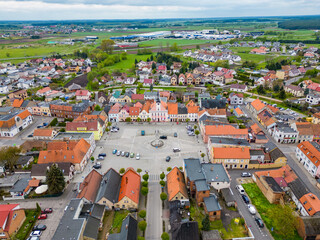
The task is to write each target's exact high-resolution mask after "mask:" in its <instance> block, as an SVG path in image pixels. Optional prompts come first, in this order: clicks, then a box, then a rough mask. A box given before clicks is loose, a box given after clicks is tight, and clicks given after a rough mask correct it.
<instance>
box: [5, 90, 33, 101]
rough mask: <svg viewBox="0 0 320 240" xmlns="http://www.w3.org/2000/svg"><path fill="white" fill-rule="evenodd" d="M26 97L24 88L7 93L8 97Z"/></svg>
mask: <svg viewBox="0 0 320 240" xmlns="http://www.w3.org/2000/svg"><path fill="white" fill-rule="evenodd" d="M27 97H28V93H27V90H25V89H22V90H18V91H14V92H12V93H9V94H8V98H9V99H16V98H18V99H19V98H21V99H23V100H24V99H26V98H27Z"/></svg>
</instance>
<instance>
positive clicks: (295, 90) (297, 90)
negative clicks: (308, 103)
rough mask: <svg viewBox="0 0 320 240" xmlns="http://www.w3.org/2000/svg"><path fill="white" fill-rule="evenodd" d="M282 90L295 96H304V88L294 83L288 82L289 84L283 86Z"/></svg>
mask: <svg viewBox="0 0 320 240" xmlns="http://www.w3.org/2000/svg"><path fill="white" fill-rule="evenodd" d="M284 90H285V91H286V92H287V93H291V94H292V95H293V96H295V97H303V96H304V90H303V89H302V88H301V87H299V86H295V85H292V84H290V85H287V86H285V87H284Z"/></svg>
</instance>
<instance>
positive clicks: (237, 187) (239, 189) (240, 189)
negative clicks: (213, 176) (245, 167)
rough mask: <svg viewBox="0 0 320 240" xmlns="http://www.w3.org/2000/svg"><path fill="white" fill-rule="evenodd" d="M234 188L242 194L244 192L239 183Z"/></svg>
mask: <svg viewBox="0 0 320 240" xmlns="http://www.w3.org/2000/svg"><path fill="white" fill-rule="evenodd" d="M236 189H237V190H238V191H239V193H240V194H244V193H245V192H244V189H243V187H242V186H241V185H237V186H236Z"/></svg>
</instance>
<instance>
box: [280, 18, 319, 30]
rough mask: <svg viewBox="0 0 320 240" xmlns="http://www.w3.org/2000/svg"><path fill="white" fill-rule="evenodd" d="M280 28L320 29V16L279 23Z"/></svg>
mask: <svg viewBox="0 0 320 240" xmlns="http://www.w3.org/2000/svg"><path fill="white" fill-rule="evenodd" d="M278 27H279V28H284V29H290V30H298V29H320V16H311V17H310V16H308V17H297V18H295V19H290V20H286V21H283V22H279V23H278Z"/></svg>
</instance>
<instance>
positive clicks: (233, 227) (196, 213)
mask: <svg viewBox="0 0 320 240" xmlns="http://www.w3.org/2000/svg"><path fill="white" fill-rule="evenodd" d="M190 216H191V218H192V219H193V220H194V221H197V222H198V226H199V229H200V230H202V220H203V219H204V218H205V214H204V209H203V208H202V207H198V206H197V205H196V203H195V202H194V201H192V200H191V205H190ZM210 226H211V230H218V231H219V233H220V235H221V237H222V238H223V239H231V238H241V237H246V236H248V235H247V233H246V229H245V228H244V226H243V224H241V221H240V223H239V224H236V223H234V220H232V222H231V223H230V225H229V226H228V229H225V228H224V226H223V224H222V221H221V220H216V221H211V224H210Z"/></svg>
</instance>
